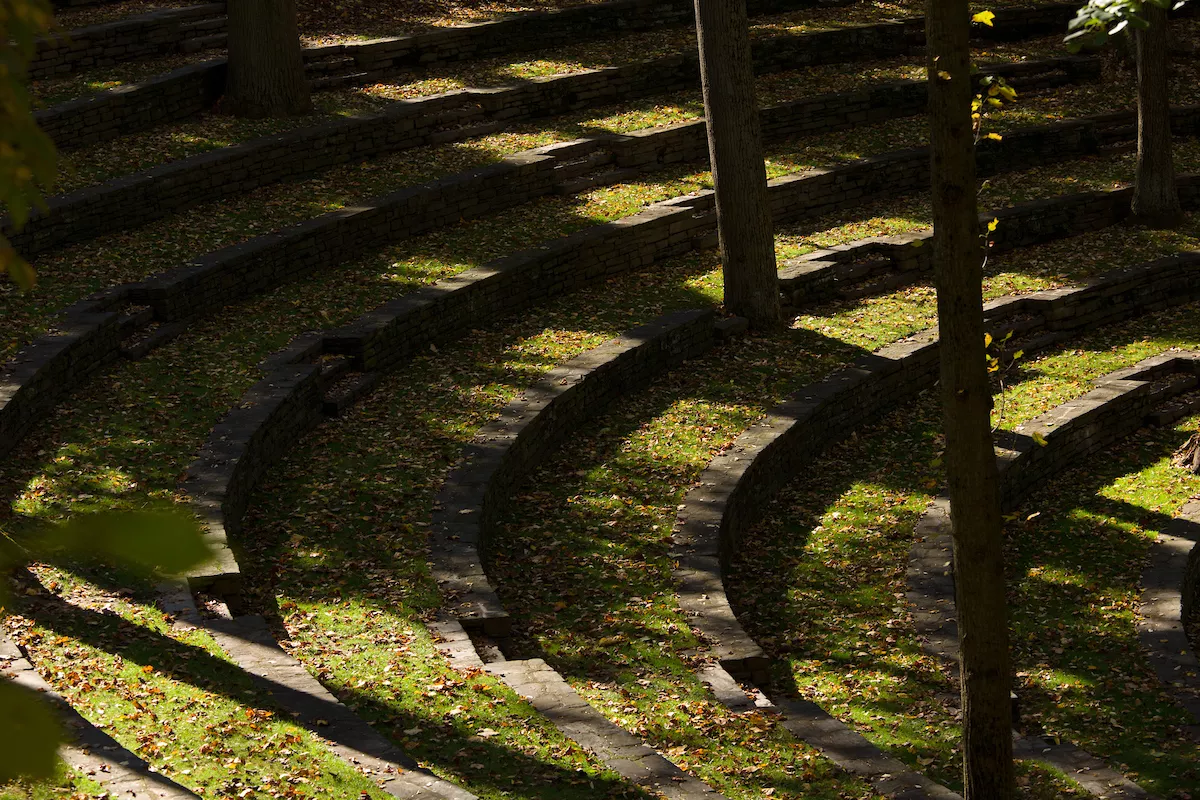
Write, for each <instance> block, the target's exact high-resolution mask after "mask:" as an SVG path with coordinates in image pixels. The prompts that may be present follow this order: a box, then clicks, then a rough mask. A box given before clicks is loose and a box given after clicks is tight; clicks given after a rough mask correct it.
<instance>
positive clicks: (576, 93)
mask: <svg viewBox="0 0 1200 800" xmlns="http://www.w3.org/2000/svg"><path fill="white" fill-rule="evenodd" d="M320 66H321V65H320V64H312V65H310V71H311V72H313V74H314V75H322V76H324V77H320V78H318V79H319V80H328V81H333V82H335V83H336V82H345V81H346V80H347V75H345V74H344V73H337V74H332V73H336V71H337V69H338V68H339V65H338V64H333V65H330V66H329V67H328V68H326V69H325V71H324V72H321V71H319V70H318V68H319V67H320ZM340 66H341V67H344V66H345V64H341V65H340ZM205 69H211V70H217V71H219V70H218V68H217V67H216V66H211V65H210V66H209V67H193V68H185V69H184V70H182V71H180V72H179V74H178V80H179V81H181V82H183V83H186V84H187V85H188V86H189V87H190V86H191V84H192V83H197V82H199V88H198V89H196V88H194V87H193V88H191V89H188V90H187V94H188V96H190V97H192V98H194V99H197V100H198V101H199V100H200V99H202V98H207V97H210V96H211V95H212V94H213V92H214V91H215V89H214V88H213V87H212V85H211V82H205V81H204V80H203V74H202V72H203V70H205ZM984 71H985V73H988V74H993V75H1001V76H1008V77H1010V78H1011V80H1012V82H1013V83H1014V84H1016V85H1021V86H1038V85H1042V84H1057V85H1061V84H1064V83H1079V82H1083V81H1088V80H1092V79H1094V78H1095V77H1097V76H1098V73H1099V60H1098V59H1094V58H1092V59H1085V58H1075V57H1071V58H1053V59H1046V60H1042V61H1032V62H1018V63H1014V64H996V65H990V66H987V67H985V68H984ZM629 72H630V70H629V68H627V67H623V68H612V69H606V70H596V71H592V72H588V73H584V74H581V75H580V74H576V75H558V76H551V77H548V78H544V79H540V80H538V81H536V82H534V83H530V84H520V85H516V86H507V87H498V88H489V89H462V90H458V91H453V92H448V93H445V94H440V95H433V96H429V97H423V98H419V99H414V100H406V101H404V102H403V103H400V104H397V105H396V106H395V107H394V108H392V109H390V110H388V111H385V112H382V113H378V114H363V115H357V116H354V117H350V118H347V119H342V120H337V121H334V122H328V123H322V124H320V125H316V126H312V127H307V128H302V129H299V130H294V131H290V132H287V133H282V134H276V135H274V136H267V137H263V138H259V139H253V140H250V141H246V142H242V143H240V144H235V145H232V146H230V147H225V148H221V149H220V150H217V151H213V152H210V153H203V154H200V155H195V156H191V157H189V158H183V159H179V160H177V161H173V162H170V163H168V164H163V165H160V166H157V167H152V168H150V169H147V170H143V171H141V172H137V173H132V174H127V175H122V176H119V177H117V178H113V179H111V180H109V181H107V182H105V183H103V184H100V185H97V186H92V187H89V188H86V189H81V190H79V191H75V192H71V193H69V194H66V195H58V196H55V197H51V198H49V199H48V202H47V207H46V209H44V210H38V211H35V212H34V213H33V215H32V216H31V218H30V219H29V220H28V221H27V222H26V224H25V226H24V228H23V229H22V230H21V231H20V232H14V231H12V230H11V225H8V226H6V227H2V228H0V229H3V230H4V232H5V235H6V236H7V237H8V239H9V241H10V242H11V243H12V245H13V247H15V248H16V249H17V250H18V251H20V252H21V253H22V255H24V256H25V257H26V258H31V257H33V256H34V255H37V254H39V253H42V252H46V251H48V250H50V249H52V248H55V247H59V246H63V245H67V244H71V243H77V242H82V241H87V240H89V239H91V238H93V237H96V236H100V235H105V234H107V233H111V232H112V231H114V230H119V229H128V228H132V227H137V226H139V225H142V224H146V223H148V222H151V221H153V220H155V219H160V218H162V217H165V216H167V215H169V214H172V213H178V212H180V211H183V210H185V209H188V208H192V207H195V206H196V205H199V204H201V203H204V202H209V201H213V200H217V199H220V198H222V197H227V196H229V195H231V194H236V193H244V192H248V191H250V190H252V189H255V188H258V187H261V186H265V185H270V184H273V183H277V182H279V181H284V180H291V179H295V178H299V177H301V176H304V175H307V174H311V173H314V172H318V171H320V170H322V169H328V168H330V167H333V166H336V165H339V164H344V163H347V162H349V161H360V160H363V159H367V158H377V157H381V156H383V155H386V154H388V153H394V152H398V151H402V150H406V149H411V148H414V147H419V146H425V145H433V144H439V143H444V142H451V141H460V140H463V139H467V138H471V137H474V136H479V135H486V134H487V133H491V132H494V131H496V130H500V129H503V128H504V127H506V126H507V125H511V124H513V123H515V122H517V121H520V120H522V119H530V118H536V117H544V116H552V115H554V114H561V113H564V112H566V111H568V110H571V109H574V108H577V107H581V106H591V107H594V106H596V105H599V104H600V103H602V102H614V101H618V100H623V101H627V100H628V99H630V98H633V97H640V96H644V95H646V94H647V93H655V92H661V91H663V90H664V88H663V87H664V82H666V83H669V82H670V81H669V80H668V79H666V78H664V76H663V74H662V70H661V69H653V68H651V67H647V68H646V70H645V72H646V76H645V78H644V80H641V83H638V82H637V81H634V80H633V79H632V78H631V77H630V76H629V74H628V73H629ZM164 80H165V79H162V78H156V79H154V80H152V81H149V82H147V83H146V84H145V90H144V91H145V93H146V94H147V95H152V94H155V93H159V94H161V93H162V92H164V91H166V89H165V88H164ZM215 80H216V78H214V81H215ZM631 84H637V85H631ZM642 84H644V85H642ZM142 91H143V90H141V89H135V88H128V89H124V93H123V94H121V95H120V96H121V97H123V98H124V100H125V102H127V103H135V102H136V101H135V99H134V97H133V95H136V94H140V93H142ZM576 97H584V98H587V99H586V100H575V99H573V98H576ZM147 99H149V98H147ZM89 102H90V101H89ZM564 104H565V105H564ZM154 105H155V103H151V102H145V103H139V104H138V106H139V107H152V106H154ZM163 105H167V106H171V107H173V108H174V107H177V106H179V102H174V103H166V102H164V103H163ZM72 108H74V106H72ZM924 108H925V84H924V82H922V81H900V82H889V83H885V84H881V85H875V86H870V87H868V88H867V89H866V90H858V91H851V92H840V93H834V94H826V95H821V96H817V97H805V98H801V99H798V100H794V101H791V102H787V103H781V104H779V105H775V106H772V107H769V108H764V109H762V111H761V114H760V116H761V119H762V133H763V137H764V141H782V140H784V139H787V138H792V137H795V136H799V135H804V136H809V135H815V134H818V133H822V132H826V131H831V130H838V129H844V128H851V127H854V126H856V125H859V124H862V122H861V121H860V118H862V117H869V118H870V121H871V122H872V123H874V122H882V121H885V120H888V119H896V118H900V117H906V116H913V115H917V114H921V113H923V112H924ZM67 110H68V111H70V109H67ZM71 113H73V114H74V113H76V111H71ZM80 113H82V112H80ZM113 117H114V114H112V113H110V114H108V115H105V116H104V118H103V119H102V120H100V121H99V122H98V124H101V125H111V124H113ZM39 120H40V122H41V124H42V125H43V127H44V128H46V129H47V130H49V131H50V132H51V133H52V134H53V133H55V131H60V130H62V129H63V128H64V127H65V128H67V129H69V135H71V136H81V137H86V136H88V135H89V134H88V132H89V130H90V128H89V123H88V122H86V121H81V120H76V121H75V122H73V123H71V124H69V125H67V124H66V123H67V122H68V120H65V119H64V120H57V121H56V120H55V119H52V118H51V117H50V116H48V115H46V114H43V115H42V116H41V117H39ZM64 135H65V134H64V133H59V134H57V140H58V142H59V146H60V147H62V146H63V145H64V144H65V143H67V141H68V140H66V139H65V138H64ZM601 138H603V139H605V140H609V141H612V142H614V143H618V144H619V145H620V146H619V147H617V149H615V150H614V156H615V158H616V160H617V162H618V165H619V168H620V169H622V170H624V169H638V170H647V169H651V168H657V167H659V166H661V165H662V163H674V162H677V161H693V160H696V161H700V160H704V159H705V158H707V156H708V150H707V139H706V134H705V129H704V121H703V120H698V121H696V122H692V123H684V124H680V125H672V126H667V127H665V128H654V129H649V130H647V131H641V132H636V133H633V134H629V135H627V136H618V135H612V136H604V137H601ZM579 185H580V186H581V187H582V186H583V184H582V183H581V184H579Z"/></svg>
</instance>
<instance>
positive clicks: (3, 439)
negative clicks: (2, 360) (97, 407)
mask: <svg viewBox="0 0 1200 800" xmlns="http://www.w3.org/2000/svg"><path fill="white" fill-rule="evenodd" d="M128 296H129V290H128V289H121V290H118V291H116V292H110V293H103V294H102V295H101V296H100V297H99V298H97V299H93V300H85V301H82V302H80V303H76V304H75V305H73V306H71V307H70V308H68V309H66V310H65V311H64V312H63V313H62V314H61V315H60V319H59V321H58V322H57V323H56V324H55V325H54V326H53V327H52V328H51V330H50V331H49V332H48V333H45V334H43V335H42V336H39V337H38V338H37V339H35V340H34V341H33V342H32V343H31V344H30V345H29V346H28V347H25V348H24V349H22V350H21V352H19V353H18V354H17V355H16V357H14V358H13V359H12V360H11V361H9V362H8V363H7V364H5V365H4V368H3V370H2V371H0V454H6V453H8V452H10V451H11V450H12V448H13V447H15V446H16V444H17V442H18V441H20V440H21V439H22V438H23V437H24V436H25V434H26V433H28V432H29V430H30V428H32V427H33V426H34V424H36V423H37V422H38V421H39V420H40V419H41V418H42V417H44V416H45V415H46V414H48V413H49V412H50V411H51V409H53V408H54V406H55V405H57V404H58V403H59V401H61V400H63V399H64V398H66V397H68V396H70V394H71V393H72V392H73V391H75V389H76V388H78V387H79V386H80V385H82V384H83V383H84V382H85V381H87V380H88V379H89V378H91V376H92V375H94V374H95V373H96V372H98V371H99V370H100V369H101V368H103V367H104V366H106V365H107V364H110V363H112V362H113V361H115V360H116V358H117V357H118V355H119V353H120V346H121V340H122V339H123V338H124V336H125V332H126V329H127V326H126V323H127V320H126V319H124V318H123V317H122V315H121V314H119V313H117V312H115V311H113V310H111V309H112V308H114V307H115V306H119V305H120V303H121V302H123V301H126V300H127V299H128Z"/></svg>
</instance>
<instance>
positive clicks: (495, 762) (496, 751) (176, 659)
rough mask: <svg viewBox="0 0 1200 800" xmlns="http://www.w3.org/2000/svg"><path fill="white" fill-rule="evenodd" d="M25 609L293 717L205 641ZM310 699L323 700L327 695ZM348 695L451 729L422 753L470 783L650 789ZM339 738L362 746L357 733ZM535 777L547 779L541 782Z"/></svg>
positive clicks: (274, 690) (568, 791) (117, 651)
mask: <svg viewBox="0 0 1200 800" xmlns="http://www.w3.org/2000/svg"><path fill="white" fill-rule="evenodd" d="M18 610H19V611H20V612H21V613H22V614H23V615H25V616H26V617H28V618H29V619H31V620H33V621H34V622H36V623H37V624H39V625H41V626H44V627H45V628H46V629H48V630H50V631H53V632H54V633H55V634H57V635H60V636H67V637H70V638H72V639H75V640H77V641H80V642H83V643H85V644H87V645H90V646H92V647H95V648H97V649H98V650H101V651H103V652H106V653H109V654H112V655H115V656H119V657H120V658H123V659H125V660H127V661H129V662H132V663H134V664H137V665H142V666H144V667H149V668H152V669H153V670H154V671H155V672H157V673H161V674H163V675H165V676H166V677H168V678H170V679H172V680H175V681H179V682H181V683H184V684H187V685H190V686H195V687H197V688H199V689H202V690H204V691H208V692H213V693H216V694H219V695H222V696H224V697H227V698H229V699H231V700H233V701H235V702H237V703H240V704H243V705H248V706H250V707H252V708H255V709H257V710H261V711H268V712H271V713H273V714H276V715H277V716H278V717H279V718H280V719H284V720H286V719H287V718H288V715H287V714H286V713H285V712H283V710H282V709H281V708H280V707H279V706H277V705H276V704H275V703H274V702H273V701H272V700H270V699H268V696H267V695H266V694H264V692H263V691H260V690H256V689H254V688H252V686H253V681H256V680H257V681H259V682H260V684H262V685H264V687H265V688H266V690H267V692H269V693H271V694H277V695H280V696H283V697H286V696H289V695H295V694H296V690H294V689H292V688H291V687H289V686H286V685H283V684H278V683H275V682H273V681H270V680H266V679H262V678H252V677H251V676H250V675H248V674H247V673H245V672H244V671H243V670H241V669H240V668H239V667H237V666H235V665H233V664H230V663H229V662H227V661H225V660H223V659H220V658H217V657H215V656H213V655H211V654H210V653H208V652H207V651H206V650H204V649H202V648H200V647H197V646H193V645H189V644H185V643H182V642H180V641H178V640H176V639H174V638H171V637H169V636H166V635H165V634H162V633H158V632H157V631H152V630H150V629H148V628H146V627H144V626H141V625H137V624H134V623H131V622H129V621H127V620H125V619H123V618H121V617H118V616H116V615H115V614H110V613H99V612H96V611H91V610H88V609H83V608H80V607H77V606H75V605H72V604H70V603H67V602H65V601H63V600H62V599H60V598H58V597H55V596H53V595H49V594H46V593H41V594H39V595H38V596H37V597H35V598H29V597H26V598H23V599H22V600H21V601H20V605H19V606H18ZM480 680H487V679H482V678H480ZM306 699H307V700H308V702H310V703H315V704H316V705H318V706H319V705H320V704H321V703H322V702H324V701H321V700H319V699H314V698H306ZM347 699H348V701H349V702H350V704H351V706H352V707H357V708H358V709H359V710H364V711H365V713H364V716H366V717H367V718H369V719H372V718H373V719H376V720H379V721H384V722H386V723H387V724H390V725H392V726H393V727H394V728H396V729H397V730H401V729H413V728H425V729H427V730H429V731H436V732H437V735H444V736H445V737H446V738H447V740H448V741H446V742H445V743H444V745H443V746H442V747H441V748H440V749H432V748H428V747H422V748H421V749H420V752H421V756H422V757H423V758H425V757H428V759H429V760H430V761H432V762H433V763H434V764H436V765H437V766H438V767H440V768H442V769H444V770H445V771H447V772H449V773H451V774H454V775H456V779H457V780H462V781H464V782H465V784H466V785H468V786H470V785H474V786H476V787H480V786H487V787H491V788H493V789H496V790H501V789H509V788H511V787H512V786H513V785H514V782H513V781H514V779H516V780H517V781H520V779H521V778H522V776H524V777H525V778H527V779H528V780H529V782H530V785H529V786H528V791H529V792H530V793H531V794H530V796H534V797H538V796H544V797H572V796H574V797H617V796H623V797H630V796H635V797H647V796H648V795H646V794H645V793H644V792H642V791H641V790H640V789H638V788H637V787H633V786H631V785H629V784H626V783H624V782H619V781H612V780H609V779H603V778H592V777H589V776H587V775H582V776H581V775H580V774H579V773H577V772H574V771H566V770H565V769H564V768H563V767H560V766H556V765H553V764H550V763H547V762H544V761H540V760H538V759H536V758H534V757H532V756H530V755H528V754H527V753H525V752H522V751H521V750H518V749H513V748H509V747H505V746H504V745H503V744H501V743H500V742H497V741H494V740H492V739H490V738H486V739H482V738H481V737H478V736H475V735H474V734H475V731H474V730H471V729H469V728H468V727H467V726H466V725H464V724H461V723H459V724H456V723H454V722H450V723H449V724H447V722H446V721H445V720H444V719H442V718H438V717H432V716H428V715H421V714H419V713H415V712H414V711H413V710H409V711H408V712H406V713H403V714H398V713H396V712H395V710H394V709H387V708H384V707H382V706H380V705H378V704H377V703H376V702H375V701H373V700H372V699H371V698H369V697H366V696H360V695H355V696H352V697H349V698H347ZM509 702H513V700H509ZM335 708H336V707H335V706H333V705H330V707H329V710H328V712H326V715H327V716H329V717H330V718H332V717H334V716H335V713H334V709H335ZM414 708H415V707H414ZM450 719H453V718H450ZM331 730H333V729H332V728H316V729H314V730H313V732H314V733H316V734H317V735H319V736H329V735H330V731H331ZM337 743H340V744H346V745H349V746H351V747H358V746H360V744H359V743H358V742H355V741H347V742H337ZM442 758H444V759H445V762H443V761H442V760H441V759H442ZM478 762H482V763H483V764H485V765H486V766H487V767H488V769H487V770H486V771H485V770H471V769H468V768H467V767H468V765H469V764H471V763H478ZM535 780H536V781H537V783H539V784H540V785H533V784H534V781H535Z"/></svg>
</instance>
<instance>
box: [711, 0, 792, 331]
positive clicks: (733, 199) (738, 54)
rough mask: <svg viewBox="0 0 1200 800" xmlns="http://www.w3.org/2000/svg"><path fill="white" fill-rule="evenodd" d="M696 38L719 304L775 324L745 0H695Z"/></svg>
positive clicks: (778, 320)
mask: <svg viewBox="0 0 1200 800" xmlns="http://www.w3.org/2000/svg"><path fill="white" fill-rule="evenodd" d="M696 38H697V40H698V42H699V46H700V73H701V79H702V81H703V87H704V112H705V114H706V115H707V117H708V152H709V156H710V159H711V163H712V174H713V186H714V189H715V190H716V192H715V193H716V200H717V229H718V231H719V234H720V242H721V265H722V270H723V273H724V277H725V308H726V309H727V310H728V311H730V312H731V313H733V314H738V315H740V316H743V317H746V318H747V319H749V320H750V324H751V325H752V326H753V327H755V328H759V329H768V328H775V327H779V326H781V325H782V324H783V315H782V312H781V310H780V302H779V277H778V272H777V268H776V265H775V237H774V232H773V230H772V226H771V208H770V204H769V202H768V200H767V171H766V166H765V165H764V162H763V153H762V133H761V131H760V128H759V122H758V103H757V102H756V101H755V98H754V69H753V65H752V63H751V61H750V31H749V24H748V22H747V19H746V0H696Z"/></svg>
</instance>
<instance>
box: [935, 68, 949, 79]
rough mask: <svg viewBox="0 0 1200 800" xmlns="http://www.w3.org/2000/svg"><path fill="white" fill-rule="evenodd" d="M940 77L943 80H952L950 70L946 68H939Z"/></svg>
mask: <svg viewBox="0 0 1200 800" xmlns="http://www.w3.org/2000/svg"><path fill="white" fill-rule="evenodd" d="M938 77H939V78H941V79H942V80H944V81H948V80H950V73H949V72H946V70H944V69H939V70H938Z"/></svg>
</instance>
